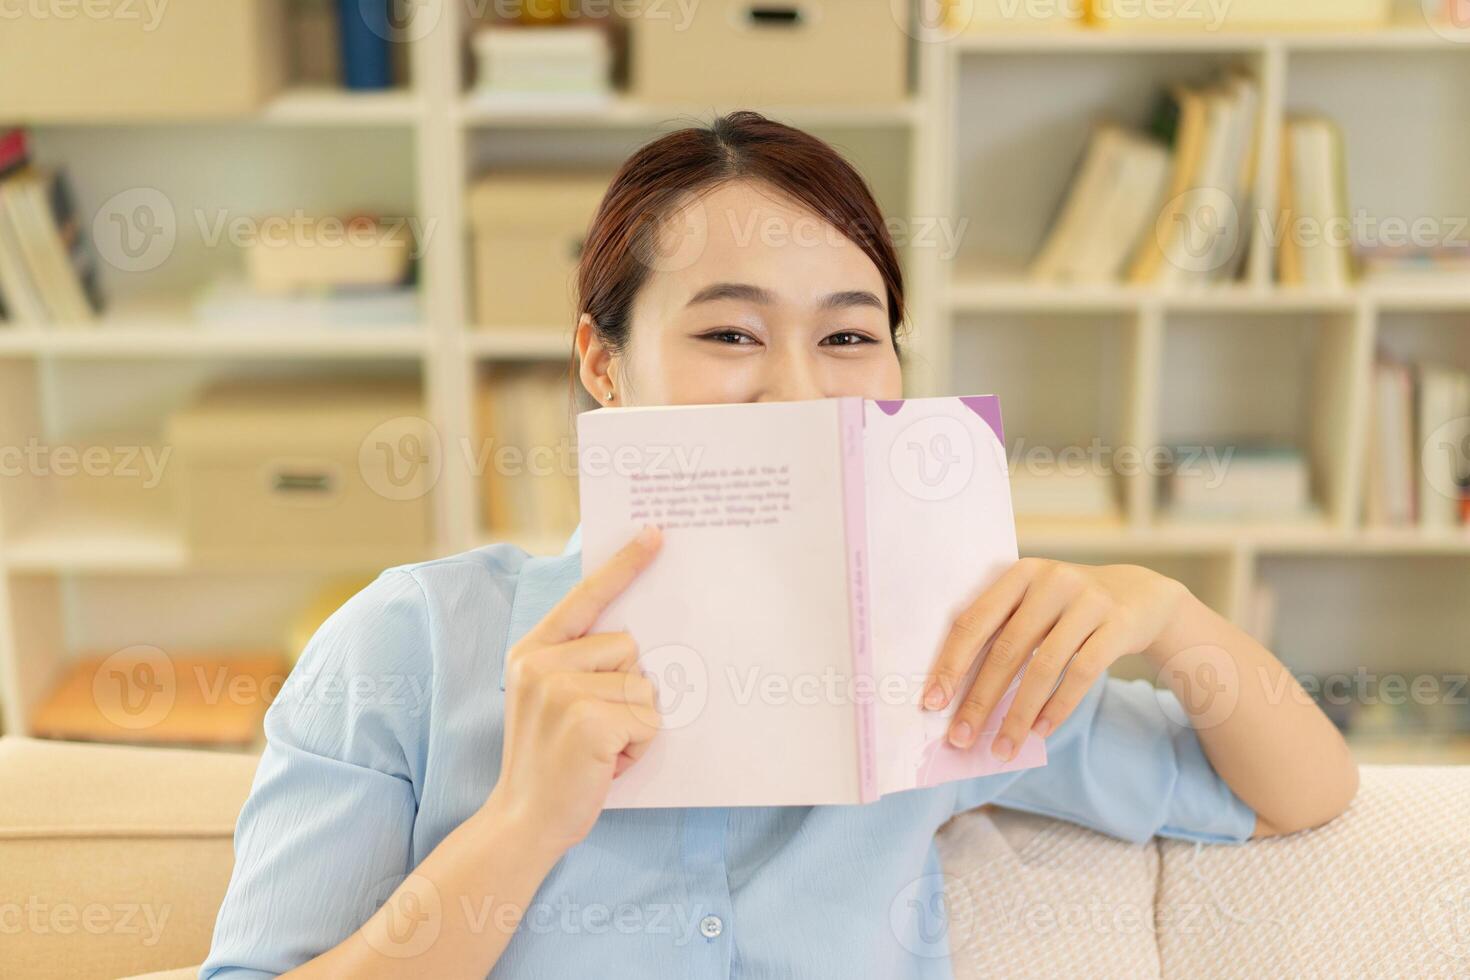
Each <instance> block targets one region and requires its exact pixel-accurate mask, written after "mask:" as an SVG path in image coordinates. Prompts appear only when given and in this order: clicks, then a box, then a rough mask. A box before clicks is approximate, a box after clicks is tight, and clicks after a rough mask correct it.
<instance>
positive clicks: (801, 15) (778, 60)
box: [629, 0, 910, 110]
mask: <svg viewBox="0 0 1470 980" xmlns="http://www.w3.org/2000/svg"><path fill="white" fill-rule="evenodd" d="M640 7H641V10H640V12H639V13H638V14H637V15H636V16H634V17H633V18H632V26H631V36H630V38H629V45H630V50H629V58H630V69H631V83H632V87H633V92H634V94H635V95H636V96H637V97H638V98H640V99H644V100H647V101H651V102H667V103H674V104H678V105H686V104H689V103H699V104H707V103H712V104H713V105H712V107H713V108H716V109H721V110H727V109H741V108H760V107H761V106H773V105H774V106H779V105H790V104H793V103H818V104H847V105H869V104H872V103H892V102H896V101H899V100H901V99H903V98H904V96H905V94H906V93H907V90H908V69H907V64H908V50H909V44H910V35H909V25H908V24H906V23H902V22H901V21H902V17H901V16H900V13H901V12H902V11H904V10H906V9H907V5H906V4H902V3H894V2H893V0H791V2H787V3H779V2H778V3H771V2H752V0H703V2H702V3H699V4H697V5H695V6H694V7H693V8H691V12H690V13H689V14H687V15H686V14H685V13H684V12H683V8H682V7H680V6H679V5H678V4H671V3H666V2H664V0H641V4H640ZM895 11H898V12H900V13H896V12H895Z"/></svg>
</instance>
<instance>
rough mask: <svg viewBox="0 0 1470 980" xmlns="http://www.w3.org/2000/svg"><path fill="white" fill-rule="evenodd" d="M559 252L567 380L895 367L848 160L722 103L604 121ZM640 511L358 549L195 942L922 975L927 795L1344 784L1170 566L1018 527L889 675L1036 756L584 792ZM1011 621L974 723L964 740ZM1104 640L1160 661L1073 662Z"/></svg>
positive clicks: (1226, 812)
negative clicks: (1124, 559)
mask: <svg viewBox="0 0 1470 980" xmlns="http://www.w3.org/2000/svg"><path fill="white" fill-rule="evenodd" d="M578 286H579V293H580V309H581V317H580V320H579V322H578V324H577V330H576V358H577V365H578V371H579V374H580V378H581V382H582V384H583V385H584V386H585V387H586V389H587V391H588V392H590V393H591V395H592V396H593V397H594V398H596V400H597V401H598V402H600V403H601V404H604V405H647V404H673V403H694V402H741V401H761V400H791V399H804V398H825V397H832V396H837V395H862V396H866V397H869V398H898V397H901V394H902V393H901V390H900V373H899V349H898V342H899V339H900V326H901V324H902V322H903V282H902V278H901V276H900V273H899V265H898V260H897V257H896V255H895V252H894V248H893V245H892V242H891V239H890V237H889V235H888V233H887V231H886V229H885V224H884V221H883V218H882V216H881V215H880V213H879V212H878V209H877V206H876V205H875V204H874V201H873V198H872V196H871V194H870V193H869V191H868V188H867V186H866V185H865V184H864V182H863V180H862V179H861V177H859V176H858V174H857V173H856V172H855V171H854V170H853V169H852V168H851V167H850V166H849V165H848V164H847V163H845V162H844V161H843V160H842V158H841V157H840V156H838V155H837V153H835V152H834V151H833V150H832V149H831V148H830V147H829V146H827V145H826V144H824V143H822V142H821V141H819V140H817V139H815V138H813V137H812V136H809V135H807V134H805V133H802V132H800V131H798V130H795V129H791V128H789V127H786V126H783V125H779V124H777V123H774V122H771V121H769V120H767V119H764V118H762V117H761V116H759V115H756V114H754V113H749V112H741V113H735V114H733V115H730V116H725V117H723V118H720V119H718V120H716V121H715V122H714V124H713V125H712V126H710V127H709V128H707V129H686V130H682V131H680V132H676V133H672V134H670V135H668V136H665V137H663V138H661V139H658V140H656V141H654V142H653V143H651V144H649V145H648V146H646V147H644V148H643V149H641V150H640V151H638V152H637V153H636V154H634V156H633V157H632V158H631V159H629V160H628V161H627V162H626V163H625V164H624V165H623V167H622V169H621V170H620V172H619V173H618V174H617V176H616V178H615V179H614V180H613V183H612V185H611V187H610V188H609V189H608V191H607V195H606V197H605V198H604V200H603V202H602V205H601V207H600V208H599V210H598V213H597V215H596V217H595V218H594V220H593V222H592V226H591V229H590V231H589V234H588V236H587V240H586V246H585V249H584V252H583V255H582V258H581V268H580V274H579V281H578ZM659 540H660V539H659V534H658V531H657V529H646V530H645V532H644V533H641V534H640V535H639V536H638V537H637V539H636V540H633V541H631V542H630V543H629V544H628V545H627V547H626V548H625V549H624V550H623V551H621V552H620V553H619V554H617V555H616V556H615V557H614V558H613V559H611V560H610V561H609V562H608V563H607V564H606V565H604V566H603V567H601V568H599V569H596V570H594V571H593V573H592V574H590V575H588V576H587V577H586V578H582V577H581V573H580V552H579V547H580V545H579V536H578V535H577V534H573V536H572V538H571V540H570V541H568V543H567V546H566V549H565V550H564V551H563V553H562V554H561V555H558V556H553V557H530V556H528V555H526V554H525V552H523V551H521V550H520V549H518V548H515V547H512V546H509V545H504V544H497V545H491V546H489V547H485V548H481V549H478V550H476V551H473V552H470V553H468V554H463V555H458V556H455V557H452V558H445V559H442V560H439V561H431V562H426V563H423V564H419V565H412V566H407V567H402V568H396V569H392V570H390V571H387V572H385V573H384V574H383V575H382V576H381V577H380V578H379V579H378V580H377V581H376V582H375V583H374V584H373V585H372V586H371V587H369V588H368V589H366V590H365V591H363V592H362V593H360V594H359V595H358V596H356V597H355V598H354V599H352V600H351V601H350V602H348V603H347V604H346V605H345V606H344V607H343V608H342V609H341V611H339V612H338V613H337V614H336V615H334V616H333V617H332V618H331V619H329V620H328V621H327V623H326V624H325V625H324V626H323V627H322V628H321V630H320V631H319V632H318V633H317V635H316V636H315V637H314V638H313V639H312V641H311V643H310V644H309V646H308V647H307V649H306V650H305V652H304V653H303V656H302V659H301V661H300V663H299V665H298V666H297V668H296V669H295V671H293V673H292V675H291V677H290V679H289V681H288V682H287V684H286V685H285V689H284V690H283V691H282V692H281V695H280V697H279V698H278V699H277V700H276V701H275V702H274V703H273V704H272V706H271V708H270V710H269V712H268V713H267V715H266V734H267V737H268V745H267V748H266V750H265V753H264V756H263V758H262V760H261V764H260V768H259V771H258V772H257V775H256V777H255V783H254V786H253V788H252V791H251V794H250V797H249V799H248V800H247V801H246V803H245V806H244V808H243V810H242V811H241V813H240V818H239V825H238V827H237V830H236V835H235V853H236V863H235V869H234V874H233V877H232V879H231V881H230V886H229V891H228V894H227V895H226V897H225V900H224V904H223V907H222V908H221V910H220V913H219V918H218V921H217V923H216V926H215V933H214V943H213V948H212V949H211V951H210V955H209V958H208V961H207V962H206V964H205V967H204V969H203V971H202V973H201V976H202V977H204V978H210V977H214V978H226V977H261V976H274V975H278V974H282V973H288V972H289V975H290V976H300V977H314V976H320V977H332V978H340V977H434V978H447V977H484V976H485V975H487V974H488V973H490V972H491V971H492V969H493V970H494V975H495V976H501V977H543V978H552V977H555V978H564V977H573V976H587V975H595V976H599V977H623V976H626V977H657V978H673V977H679V978H705V977H709V978H713V977H731V976H736V977H744V978H776V977H781V978H791V977H842V978H850V977H881V978H903V977H926V978H928V977H946V976H949V975H950V967H949V962H948V958H947V956H946V955H945V949H946V947H945V946H944V944H943V942H942V941H941V942H940V943H939V945H938V946H937V947H936V945H935V942H934V936H935V935H940V936H941V940H942V932H936V930H942V929H943V926H944V923H943V922H942V921H937V922H936V921H934V919H933V917H934V916H935V915H936V913H937V912H938V910H940V909H942V907H943V906H942V903H937V902H936V901H935V900H936V898H937V897H938V895H939V892H940V888H941V885H940V882H941V878H940V877H939V872H940V870H941V869H940V867H939V863H938V857H937V852H936V848H935V846H934V840H933V838H934V833H935V831H936V830H937V829H938V828H939V827H940V826H941V825H942V824H943V823H944V822H945V821H946V820H948V819H949V818H950V817H951V816H953V815H954V814H955V813H957V812H959V811H962V810H965V809H969V808H972V807H977V806H980V805H982V804H986V803H995V804H997V805H999V806H1004V807H1013V808H1017V809H1021V810H1028V811H1033V812H1037V813H1044V814H1049V815H1051V816H1056V817H1061V818H1065V819H1068V820H1072V821H1075V822H1077V823H1080V824H1083V825H1086V826H1089V827H1092V828H1095V829H1097V830H1099V831H1101V832H1103V833H1107V834H1111V835H1114V836H1117V837H1120V838H1124V839H1127V840H1132V841H1145V840H1147V839H1149V838H1150V837H1151V836H1153V835H1162V836H1168V837H1175V838H1182V839H1186V840H1197V841H1209V842H1224V843H1230V842H1240V841H1244V840H1246V839H1248V838H1250V837H1263V836H1267V835H1271V834H1282V833H1289V832H1292V831H1296V830H1301V829H1303V828H1307V827H1313V826H1317V825H1319V824H1321V823H1324V822H1325V821H1328V820H1330V819H1332V818H1333V817H1334V816H1336V815H1337V814H1338V813H1340V812H1342V810H1343V809H1344V808H1345V807H1346V806H1347V805H1348V803H1349V801H1350V800H1351V799H1352V797H1353V795H1354V793H1355V792H1356V789H1357V769H1356V767H1355V765H1354V763H1353V760H1352V757H1351V756H1350V754H1349V752H1348V750H1347V748H1346V746H1345V745H1344V743H1343V741H1342V739H1341V738H1340V737H1339V735H1338V733H1337V731H1336V729H1335V728H1334V727H1333V726H1332V725H1331V723H1330V722H1329V721H1328V720H1327V718H1326V717H1325V716H1324V715H1323V714H1322V713H1321V712H1320V711H1319V710H1318V709H1317V708H1316V707H1315V706H1314V705H1313V704H1312V702H1311V700H1310V699H1309V698H1307V697H1306V695H1305V694H1304V693H1303V692H1302V691H1301V689H1300V688H1299V687H1298V686H1297V685H1296V683H1295V681H1294V680H1293V679H1292V678H1291V676H1290V675H1289V674H1288V673H1287V672H1286V671H1285V669H1284V668H1283V667H1282V665H1281V664H1280V663H1279V662H1278V661H1277V659H1276V658H1275V657H1274V656H1272V654H1271V653H1270V652H1269V651H1267V650H1266V649H1264V648H1263V647H1262V646H1261V645H1260V644H1258V643H1257V642H1255V641H1254V640H1253V639H1251V638H1250V637H1249V636H1247V635H1246V634H1245V633H1243V632H1241V631H1240V630H1239V629H1237V628H1236V627H1234V626H1232V625H1231V624H1230V623H1228V622H1226V621H1225V620H1224V619H1222V618H1221V617H1220V616H1218V615H1216V614H1215V613H1214V612H1212V611H1211V610H1210V609H1208V608H1206V607H1205V605H1204V604H1203V603H1201V602H1200V601H1199V600H1198V599H1197V598H1195V597H1194V596H1193V595H1191V594H1190V593H1189V591H1188V590H1187V589H1185V588H1184V586H1182V585H1180V584H1179V583H1178V582H1175V581H1172V580H1170V579H1168V578H1165V577H1164V576H1162V575H1159V574H1157V573H1155V572H1152V571H1149V570H1148V569H1145V568H1141V567H1137V566H1132V565H1110V566H1101V567H1096V566H1087V565H1073V564H1066V563H1062V562H1055V561H1047V560H1042V559H1034V558H1028V559H1024V560H1022V561H1020V562H1018V563H1017V564H1016V565H1014V566H1013V567H1012V568H1011V569H1010V570H1009V571H1007V572H1006V573H1005V574H1003V575H1002V576H1001V577H1000V578H999V579H998V580H996V581H994V582H993V583H991V584H990V585H989V586H988V587H986V588H984V589H980V590H979V597H978V599H977V600H976V601H975V603H974V604H973V606H972V607H970V608H969V609H967V610H966V611H965V612H964V613H963V614H962V615H961V616H960V617H959V618H958V620H957V621H956V622H955V624H954V628H953V632H952V633H951V635H950V636H949V638H948V640H947V642H946V643H945V646H944V649H943V650H942V651H940V652H939V654H938V655H937V657H936V660H935V665H934V671H933V676H932V678H931V681H932V683H931V684H930V686H929V688H928V692H929V693H928V696H927V697H926V699H925V704H926V705H927V706H929V707H931V708H941V707H943V706H945V705H947V704H948V703H949V702H950V701H951V700H952V699H954V698H962V699H963V704H962V707H961V708H960V709H959V711H958V713H957V714H956V717H955V719H954V721H953V723H952V727H951V739H952V741H953V742H954V744H955V745H957V746H960V747H963V748H967V749H968V750H969V751H974V752H992V753H995V754H996V755H997V756H1000V757H1002V758H1004V757H1007V756H1008V755H1009V754H1010V753H1011V752H1013V751H1014V747H1015V746H1016V745H1017V744H1018V743H1019V742H1020V740H1021V739H1022V738H1023V737H1024V736H1025V735H1026V733H1027V732H1036V733H1037V734H1039V735H1041V736H1042V737H1044V738H1046V740H1047V748H1048V754H1049V757H1050V762H1049V764H1048V765H1047V766H1045V767H1043V768H1038V769H1028V770H1023V771H1020V772H1011V773H1005V774H1001V775H996V776H987V777H981V778H974V779H969V780H960V781H956V782H951V783H947V784H944V785H940V786H937V787H932V788H928V789H916V790H911V791H908V792H903V793H897V794H892V795H890V796H887V797H884V798H883V799H882V800H880V801H878V802H876V803H872V804H868V805H866V806H819V807H767V808H762V807H736V808H709V807H706V808H691V809H634V810H628V809H621V810H610V811H608V812H606V813H604V812H602V803H603V800H604V799H605V796H606V794H607V792H608V789H609V787H610V785H611V781H612V780H613V779H614V778H616V777H617V776H618V774H619V773H620V772H622V771H623V770H624V769H625V768H627V767H628V766H629V765H636V764H637V760H638V758H639V756H640V755H641V754H642V751H643V750H644V748H645V747H646V746H647V745H648V743H649V740H650V739H653V738H656V737H657V730H656V719H657V715H656V712H650V711H648V710H642V711H640V710H636V709H637V708H639V707H642V708H644V709H647V708H649V707H650V706H653V705H654V704H655V699H654V694H655V692H654V689H653V685H652V683H651V681H650V680H649V679H648V678H646V677H644V676H643V675H642V674H641V673H640V672H639V671H638V670H637V666H636V658H637V650H636V648H635V646H634V644H633V642H632V639H631V638H630V637H629V636H628V635H627V634H619V633H606V634H603V633H591V632H589V630H590V628H591V626H592V624H593V623H594V622H595V620H596V618H597V616H598V613H599V611H600V610H601V609H602V608H603V607H604V606H605V605H606V604H607V603H608V602H610V601H611V600H612V599H613V598H614V597H616V596H617V595H618V594H619V592H620V591H621V590H622V589H624V588H625V587H626V586H627V585H628V584H629V583H630V582H631V581H632V580H633V579H634V577H635V576H637V575H638V573H639V571H640V570H641V569H642V568H644V567H646V566H647V565H648V564H649V563H650V562H654V561H657V560H658V549H659ZM977 588H978V583H977ZM992 636H994V637H995V642H994V644H993V645H992V646H991V648H990V651H989V653H988V654H987V655H986V657H985V659H984V661H983V664H982V665H981V668H980V670H979V673H978V675H977V676H976V679H975V681H974V683H973V685H971V686H970V687H969V689H968V690H959V689H958V683H957V681H958V679H959V678H961V677H963V676H964V675H965V673H966V670H967V668H969V667H970V666H971V665H972V663H973V662H974V660H975V659H976V657H977V656H978V655H979V653H980V650H981V648H982V647H983V646H984V644H985V643H986V641H987V640H989V639H990V638H991V637H992ZM1032 651H1035V657H1034V659H1033V660H1032V662H1031V664H1030V666H1029V667H1028V668H1027V670H1026V673H1025V675H1024V677H1023V679H1022V685H1021V688H1020V693H1019V696H1018V697H1017V698H1016V699H1015V701H1014V703H1013V705H1012V706H1011V708H1010V710H1009V713H1008V714H1007V716H1006V719H1005V723H1004V727H1003V729H1002V731H1001V732H1000V734H999V735H998V736H997V737H995V738H994V739H993V740H987V741H988V742H989V744H982V743H977V742H975V734H974V733H975V731H976V730H977V724H978V722H979V721H980V720H982V719H984V718H985V717H986V716H987V715H988V714H989V712H990V709H991V707H992V706H993V705H994V704H995V703H996V702H997V700H998V698H999V697H1000V695H1001V694H1002V692H1003V691H1004V690H1005V688H1006V686H1007V685H1008V684H1009V682H1010V681H1011V680H1012V678H1014V677H1015V675H1016V674H1017V673H1018V672H1019V670H1020V667H1021V665H1022V664H1023V662H1024V661H1025V660H1026V658H1027V657H1028V656H1029V655H1030V654H1031V652H1032ZM1132 653H1140V654H1142V655H1143V656H1144V657H1146V658H1148V659H1149V660H1150V661H1151V662H1152V663H1153V664H1154V665H1156V666H1157V668H1158V671H1159V676H1160V679H1161V681H1162V682H1163V683H1164V684H1165V685H1166V686H1165V687H1163V688H1155V687H1154V686H1153V685H1150V684H1148V683H1146V682H1142V681H1134V682H1123V681H1121V680H1118V679H1115V678H1111V677H1109V676H1108V674H1107V668H1108V666H1109V665H1110V664H1111V663H1112V662H1113V661H1115V660H1117V659H1118V658H1119V657H1121V656H1123V655H1125V654H1132ZM502 668H504V670H505V677H506V690H505V691H504V693H501V690H500V685H499V683H497V681H498V679H499V678H500V677H501V673H502ZM650 716H652V718H653V721H650ZM713 764H718V760H714V762H713ZM978 928H979V930H980V932H981V933H982V934H983V925H982V926H979V927H978ZM936 951H937V952H936Z"/></svg>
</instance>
